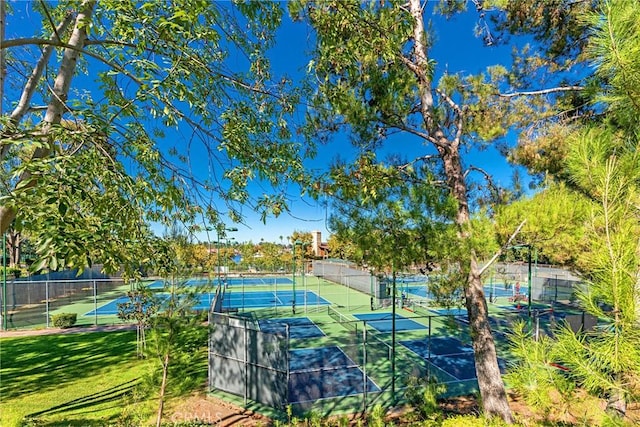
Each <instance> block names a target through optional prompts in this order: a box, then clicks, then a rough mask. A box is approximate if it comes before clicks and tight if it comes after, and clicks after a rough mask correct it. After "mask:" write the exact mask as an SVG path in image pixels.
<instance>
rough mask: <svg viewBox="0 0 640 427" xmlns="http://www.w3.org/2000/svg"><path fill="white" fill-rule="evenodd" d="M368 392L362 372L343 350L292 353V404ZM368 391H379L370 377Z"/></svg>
mask: <svg viewBox="0 0 640 427" xmlns="http://www.w3.org/2000/svg"><path fill="white" fill-rule="evenodd" d="M363 391H365V379H364V373H363V371H362V369H360V367H359V366H358V364H357V363H355V362H354V361H353V360H352V359H351V358H350V357H349V356H348V355H347V354H346V353H345V352H344V351H343V350H342V349H341V348H340V347H338V346H329V347H317V348H305V349H296V350H290V351H289V403H300V402H309V401H316V400H319V399H326V398H331V397H340V396H350V395H354V394H360V393H362V392H363ZM366 391H367V392H378V391H380V387H378V386H377V385H376V384H375V383H374V382H373V381H372V380H371V379H370V378H368V377H367V379H366Z"/></svg>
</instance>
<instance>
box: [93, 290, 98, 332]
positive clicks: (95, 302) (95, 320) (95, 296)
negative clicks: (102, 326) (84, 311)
mask: <svg viewBox="0 0 640 427" xmlns="http://www.w3.org/2000/svg"><path fill="white" fill-rule="evenodd" d="M93 324H94V325H95V326H98V285H97V284H96V281H95V280H94V281H93Z"/></svg>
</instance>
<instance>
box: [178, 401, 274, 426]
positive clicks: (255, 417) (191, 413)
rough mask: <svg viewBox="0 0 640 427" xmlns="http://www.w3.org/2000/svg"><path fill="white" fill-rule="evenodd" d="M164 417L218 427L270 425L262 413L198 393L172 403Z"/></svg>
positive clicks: (269, 421)
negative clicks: (175, 403) (174, 403)
mask: <svg viewBox="0 0 640 427" xmlns="http://www.w3.org/2000/svg"><path fill="white" fill-rule="evenodd" d="M166 419H167V420H168V421H171V422H175V423H179V422H186V421H198V422H202V423H207V424H211V425H214V426H218V427H230V426H262V427H266V426H270V425H272V422H271V420H270V419H269V418H268V417H265V416H264V415H261V414H258V413H256V412H253V411H251V410H248V409H245V408H241V407H239V406H236V405H234V404H232V403H229V402H226V401H224V400H222V399H219V398H217V397H215V396H207V395H204V394H200V393H198V394H194V395H192V396H189V397H188V398H186V399H185V400H183V401H181V402H180V403H178V404H177V405H174V406H173V407H172V408H171V409H169V410H168V411H167V416H166Z"/></svg>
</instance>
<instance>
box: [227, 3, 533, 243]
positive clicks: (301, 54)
mask: <svg viewBox="0 0 640 427" xmlns="http://www.w3.org/2000/svg"><path fill="white" fill-rule="evenodd" d="M477 16H478V15H477V13H476V12H475V10H471V11H469V12H468V13H466V14H464V15H462V16H457V17H455V18H454V19H451V20H444V19H442V18H437V21H436V22H437V37H438V39H437V41H436V43H435V46H434V47H433V49H432V50H431V52H430V53H431V54H432V56H433V58H434V59H436V60H437V75H441V74H442V73H443V72H444V71H448V72H450V73H454V72H466V73H469V74H473V73H478V72H480V71H482V70H484V69H485V68H486V67H487V66H488V65H495V64H497V63H507V62H509V61H510V52H511V47H510V46H494V47H485V46H483V44H482V41H481V39H479V38H477V37H476V36H475V35H474V26H475V25H476V23H477ZM279 36H280V37H279V42H278V45H277V47H276V48H275V49H273V50H272V52H271V56H270V57H271V59H272V65H273V66H274V68H275V72H276V73H278V72H284V73H287V74H289V75H292V76H296V77H300V76H302V72H303V71H304V69H305V68H306V66H307V63H308V57H307V55H306V52H308V51H309V50H310V49H311V47H312V43H313V35H312V34H311V32H310V31H309V30H308V29H307V28H306V27H305V26H304V25H303V24H299V23H291V22H290V21H289V19H288V18H287V19H286V22H285V24H284V26H283V28H282V29H281V30H280V33H279ZM411 146H412V147H411V148H409V149H408V148H406V147H407V145H406V144H403V145H402V148H394V147H393V146H390V147H388V148H385V152H386V153H401V154H402V155H405V156H407V157H411V155H412V154H416V153H419V151H416V148H415V146H414V145H413V144H411ZM417 150H422V147H418V148H417ZM422 154H424V153H422ZM338 155H339V156H340V157H341V158H342V159H349V158H354V157H355V156H356V151H355V150H354V149H353V148H351V147H350V146H349V144H348V142H347V141H346V140H345V139H344V138H340V137H339V136H338V137H336V140H335V141H334V142H333V143H332V144H330V145H328V146H324V147H321V149H320V152H319V155H318V157H317V158H316V159H314V160H310V161H309V162H308V163H307V164H308V166H309V167H310V168H314V169H317V170H321V169H323V168H326V166H327V165H329V164H330V163H331V161H332V160H333V159H335V158H336V156H338ZM465 160H466V162H467V165H469V164H473V165H474V166H478V167H482V168H483V169H485V170H487V171H488V172H489V173H491V174H492V175H493V177H494V179H495V181H496V183H498V184H501V185H505V186H506V185H509V183H510V182H511V176H512V173H513V167H512V166H511V165H509V164H508V163H507V162H506V160H505V159H504V158H503V157H502V156H501V155H500V154H499V153H498V152H497V150H495V149H494V148H493V147H489V148H487V149H485V150H483V151H477V150H474V151H472V152H470V153H469V154H468V156H466V157H465ZM521 172H524V171H523V170H521ZM291 210H292V214H293V216H290V215H287V214H283V216H281V217H280V218H277V219H273V218H270V219H268V221H267V224H266V225H262V224H261V223H260V221H259V219H258V218H257V216H253V215H249V225H250V227H251V228H245V227H243V226H242V225H238V228H239V231H238V232H237V233H234V234H236V235H237V236H238V240H240V241H246V240H253V241H254V242H255V241H259V240H260V238H261V237H262V238H264V239H265V240H267V241H276V242H279V241H280V240H279V236H281V235H282V236H285V242H286V236H288V235H291V233H292V232H293V231H294V230H299V231H312V230H319V231H321V232H322V235H323V239H326V237H327V236H328V235H329V234H330V231H329V230H327V228H326V222H325V218H326V217H327V216H328V215H330V212H327V211H326V210H325V209H324V208H323V207H322V206H320V205H319V204H317V203H315V202H313V201H310V200H297V201H294V202H293V203H292V205H291ZM294 216H295V217H294ZM252 217H253V218H252Z"/></svg>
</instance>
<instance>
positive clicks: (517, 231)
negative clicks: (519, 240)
mask: <svg viewBox="0 0 640 427" xmlns="http://www.w3.org/2000/svg"><path fill="white" fill-rule="evenodd" d="M526 222H527V220H526V219H524V220H523V221H522V222H521V223H520V225H519V226H518V228H516V231H514V232H513V234H512V235H511V237H509V239H508V240H507V242H506V243H505V244H504V245H502V247H501V248H500V249H499V250H498V252H496V253H495V255H493V256H492V257H491V259H490V260H489V262H487V263H486V264H485V265H484V267H482V268H481V269H480V270H479V272H478V275H479V276H482V274H483V273H484V272H485V270H486V269H487V268H489V267H490V266H491V264H493V263H494V262H495V261H496V260H497V259H498V257H499V256H500V255H502V254H503V253H504V251H505V249H507V248H508V247H509V246H511V242H512V241H513V239H515V237H516V236H517V235H518V233H520V230H521V229H522V227H524V224H525V223H526Z"/></svg>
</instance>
